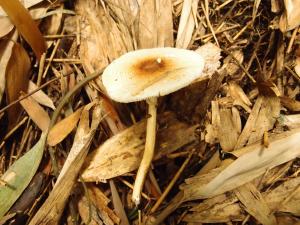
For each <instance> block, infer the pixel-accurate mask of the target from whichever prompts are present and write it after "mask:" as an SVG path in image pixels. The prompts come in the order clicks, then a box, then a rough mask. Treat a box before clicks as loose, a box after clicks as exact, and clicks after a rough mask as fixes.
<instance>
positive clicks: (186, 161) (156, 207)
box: [151, 152, 193, 213]
mask: <svg viewBox="0 0 300 225" xmlns="http://www.w3.org/2000/svg"><path fill="white" fill-rule="evenodd" d="M192 154H193V152H191V153H190V154H189V156H188V157H187V158H186V159H185V160H184V162H183V164H182V165H181V167H180V168H179V170H178V171H177V172H176V174H175V176H174V177H173V179H172V180H171V182H170V183H169V184H168V186H167V188H166V189H165V190H164V192H163V193H162V195H161V196H160V197H159V199H158V200H157V201H156V202H155V204H154V206H153V207H152V209H151V213H154V212H155V211H156V210H157V209H158V207H159V206H160V204H161V203H162V202H163V200H164V199H165V198H166V196H167V194H168V193H169V192H170V190H171V189H172V187H173V186H174V184H175V182H176V181H177V180H178V178H179V176H180V175H181V173H182V172H183V170H184V169H185V167H186V166H187V164H188V163H189V161H190V159H191V157H192Z"/></svg>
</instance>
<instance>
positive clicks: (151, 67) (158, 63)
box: [130, 57, 174, 79]
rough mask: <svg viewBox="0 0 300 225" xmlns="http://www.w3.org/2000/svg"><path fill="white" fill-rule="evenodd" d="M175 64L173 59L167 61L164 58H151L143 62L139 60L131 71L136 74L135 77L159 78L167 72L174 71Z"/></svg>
mask: <svg viewBox="0 0 300 225" xmlns="http://www.w3.org/2000/svg"><path fill="white" fill-rule="evenodd" d="M173 65H174V64H173V63H172V60H171V59H165V58H162V57H149V58H146V59H145V58H144V59H142V60H138V61H137V62H136V63H134V64H133V65H132V66H131V68H130V71H131V73H132V74H135V77H136V78H137V77H141V78H143V79H144V78H145V77H157V76H159V75H163V74H164V73H166V72H167V71H170V70H172V67H173Z"/></svg>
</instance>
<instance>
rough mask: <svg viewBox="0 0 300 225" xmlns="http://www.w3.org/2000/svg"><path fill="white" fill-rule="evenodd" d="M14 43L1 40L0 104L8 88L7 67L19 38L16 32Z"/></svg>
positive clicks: (13, 37) (13, 36)
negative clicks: (6, 87)
mask: <svg viewBox="0 0 300 225" xmlns="http://www.w3.org/2000/svg"><path fill="white" fill-rule="evenodd" d="M8 38H11V39H12V41H9V40H1V41H0V102H1V100H2V97H3V94H4V90H5V86H6V79H5V74H6V67H7V65H8V62H9V59H10V57H11V53H12V48H13V47H14V42H15V41H16V39H17V38H18V35H17V32H16V31H15V32H14V33H13V34H11V37H8Z"/></svg>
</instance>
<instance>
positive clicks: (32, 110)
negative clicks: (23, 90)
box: [20, 97, 50, 132]
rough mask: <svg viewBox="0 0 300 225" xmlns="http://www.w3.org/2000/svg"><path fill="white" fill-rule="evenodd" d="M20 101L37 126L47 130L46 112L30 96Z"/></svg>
mask: <svg viewBox="0 0 300 225" xmlns="http://www.w3.org/2000/svg"><path fill="white" fill-rule="evenodd" d="M20 103H21V105H22V106H23V108H24V109H25V111H26V112H27V113H28V115H29V116H30V118H31V119H32V121H33V122H34V123H35V124H36V125H37V126H38V128H40V129H41V130H42V131H44V132H45V131H47V129H48V127H49V123H50V117H49V115H48V113H47V112H46V111H45V110H44V109H43V108H42V107H41V106H40V105H39V104H38V103H37V102H36V101H35V100H34V99H33V98H32V97H27V98H25V99H23V100H22V101H20Z"/></svg>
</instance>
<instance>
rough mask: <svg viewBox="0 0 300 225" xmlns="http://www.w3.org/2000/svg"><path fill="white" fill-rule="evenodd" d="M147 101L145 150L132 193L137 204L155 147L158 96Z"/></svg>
mask: <svg viewBox="0 0 300 225" xmlns="http://www.w3.org/2000/svg"><path fill="white" fill-rule="evenodd" d="M147 103H148V114H149V118H148V119H147V131H146V143H145V151H144V154H143V158H142V161H141V164H140V167H139V169H138V172H137V175H136V179H135V182H134V186H133V193H132V201H133V202H134V203H135V204H136V205H139V204H140V200H141V192H142V190H143V186H144V182H145V179H146V176H147V173H148V170H149V168H150V165H151V162H152V159H153V155H154V147H155V137H156V114H157V113H156V105H157V97H152V98H149V99H148V100H147Z"/></svg>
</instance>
